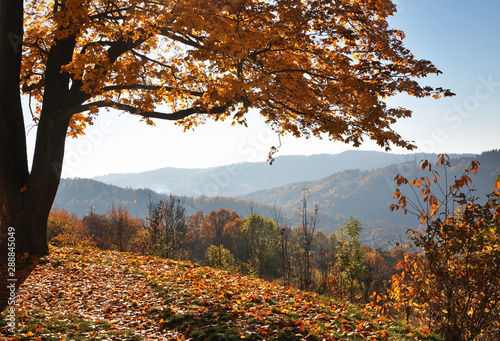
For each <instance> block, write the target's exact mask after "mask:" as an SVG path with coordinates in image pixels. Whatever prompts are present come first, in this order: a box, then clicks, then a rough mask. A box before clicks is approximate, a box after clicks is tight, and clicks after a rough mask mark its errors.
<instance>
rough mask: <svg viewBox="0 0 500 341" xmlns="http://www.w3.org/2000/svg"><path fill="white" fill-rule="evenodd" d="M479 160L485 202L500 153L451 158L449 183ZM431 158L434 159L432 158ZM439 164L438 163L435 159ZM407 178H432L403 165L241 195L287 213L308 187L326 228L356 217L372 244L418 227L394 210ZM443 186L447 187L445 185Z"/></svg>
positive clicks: (478, 185) (479, 192)
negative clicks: (399, 185) (400, 178)
mask: <svg viewBox="0 0 500 341" xmlns="http://www.w3.org/2000/svg"><path fill="white" fill-rule="evenodd" d="M473 159H476V160H478V161H479V162H480V163H481V165H482V166H481V167H480V169H479V173H478V174H476V175H472V176H471V178H472V181H473V186H474V188H475V189H476V192H475V195H476V196H478V197H480V198H484V197H485V195H486V194H488V193H491V192H492V190H493V185H494V179H495V178H496V176H497V175H499V174H500V151H498V150H496V151H490V152H485V153H483V154H481V155H479V156H477V157H476V158H472V157H463V158H461V159H455V160H451V163H452V166H453V167H452V169H451V173H450V174H449V179H450V180H452V179H453V177H454V176H455V175H458V174H461V173H462V172H463V170H464V169H465V168H466V167H467V166H468V165H469V164H470V162H471V161H472V160H473ZM431 160H432V159H431ZM434 160H436V159H434ZM438 171H439V170H438ZM397 174H402V175H404V176H405V177H407V178H409V179H412V178H414V177H421V176H424V175H428V174H426V173H424V172H422V170H421V167H420V166H419V165H418V163H403V164H400V165H394V166H389V167H385V168H382V169H379V170H375V171H361V170H347V171H343V172H340V173H336V174H333V175H330V176H328V177H325V178H323V179H320V180H316V181H310V182H298V183H294V184H289V185H286V186H281V187H276V188H272V189H269V190H263V191H258V192H255V193H251V194H247V195H244V196H241V198H243V199H246V200H252V201H255V202H259V203H264V204H276V205H278V206H280V207H282V208H283V209H284V210H285V211H288V212H293V211H294V210H296V209H297V208H298V207H300V198H301V196H300V194H301V191H302V188H303V187H304V186H306V187H307V188H308V189H309V193H310V205H311V204H315V203H316V204H318V206H319V208H320V211H321V213H322V215H321V216H320V226H321V229H323V230H324V231H327V232H333V231H335V230H337V229H338V228H339V227H341V226H342V225H343V224H344V223H345V221H346V219H347V218H348V217H350V216H354V217H356V218H357V219H358V220H360V221H361V222H362V223H363V225H364V229H365V230H364V239H365V242H369V241H370V240H371V239H377V240H378V241H379V242H383V241H387V240H389V239H387V238H390V239H391V240H392V241H394V240H397V236H398V234H399V235H402V236H404V235H405V231H406V229H407V228H408V227H410V226H415V223H416V220H415V218H414V217H413V216H411V215H408V216H404V215H403V214H402V213H401V212H392V213H391V212H390V211H389V207H390V205H391V204H392V203H393V201H392V195H393V193H394V190H395V189H396V185H395V183H394V177H395V176H396V175H397ZM442 186H443V187H444V183H442Z"/></svg>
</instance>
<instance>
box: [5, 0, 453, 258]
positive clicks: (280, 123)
mask: <svg viewBox="0 0 500 341" xmlns="http://www.w3.org/2000/svg"><path fill="white" fill-rule="evenodd" d="M24 4H25V5H26V6H25V8H23V5H24ZM395 10H396V7H395V5H394V4H392V2H391V1H390V0H376V1H370V2H361V3H360V2H357V1H352V2H351V1H343V2H342V3H339V2H336V1H335V2H334V1H328V0H309V1H263V0H239V1H224V0H223V1H217V2H213V1H208V0H179V1H165V0H159V1H144V0H131V1H117V0H106V1H103V0H59V1H52V0H40V1H34V0H28V1H22V0H4V1H2V10H1V13H0V68H1V69H0V77H1V79H0V203H1V206H0V207H1V209H0V221H1V224H2V226H1V235H2V243H1V244H2V247H1V249H2V250H4V248H5V247H6V245H7V243H6V241H7V239H6V238H5V236H6V232H7V229H8V227H9V226H13V227H15V229H16V242H17V245H16V250H17V252H21V253H22V252H25V251H29V252H30V253H33V254H46V253H47V252H48V248H47V241H46V228H47V225H46V224H47V223H46V222H47V217H48V214H49V212H50V207H51V205H52V202H53V199H54V197H55V194H56V191H57V187H58V184H59V181H60V176H61V167H62V164H63V157H64V145H65V139H66V137H67V136H71V137H77V136H79V135H82V134H84V131H85V128H86V127H87V126H88V125H91V124H92V122H93V120H94V119H95V118H96V116H97V114H98V113H99V110H101V109H105V108H108V109H111V108H112V109H116V110H121V111H123V112H128V113H131V114H133V115H138V116H139V117H142V118H143V120H144V121H145V122H146V123H148V124H153V121H152V119H164V120H171V121H177V123H178V124H179V125H181V126H183V127H184V128H186V129H190V128H194V127H195V126H197V125H198V124H201V123H203V122H204V121H205V120H206V119H213V120H216V121H217V120H225V119H230V120H232V122H233V124H246V118H245V115H246V114H247V113H248V112H249V110H250V109H256V110H258V111H259V113H260V115H262V116H263V117H264V118H265V120H266V122H267V123H268V124H269V125H271V126H272V127H273V128H274V130H275V131H276V132H277V134H280V135H282V134H285V133H291V134H293V135H294V136H296V137H300V136H305V137H309V136H317V137H323V138H329V139H331V140H336V141H342V142H345V143H349V144H353V145H354V146H359V145H360V144H361V142H362V141H363V139H364V138H369V139H372V140H374V141H376V142H377V143H378V144H379V145H380V146H382V147H384V148H386V149H389V148H390V147H391V145H392V144H394V145H397V146H401V147H405V148H408V149H412V148H413V145H412V144H411V143H409V142H407V141H405V140H404V139H403V138H402V137H401V136H400V135H399V134H398V133H396V132H395V131H394V130H393V129H392V128H391V124H394V123H395V122H396V121H397V120H398V119H401V118H404V117H409V116H411V111H410V110H407V109H404V108H390V107H387V105H386V103H385V102H384V98H387V97H390V96H393V95H396V94H398V93H407V94H409V95H412V96H416V97H425V96H435V97H439V96H441V95H443V96H449V95H452V93H451V92H450V91H448V90H445V89H442V88H433V87H430V86H421V85H419V84H418V82H417V80H416V78H420V77H425V76H427V75H429V74H437V73H439V72H440V71H439V70H438V69H437V68H436V67H434V66H433V65H432V63H431V62H429V61H426V60H419V59H416V58H415V57H414V56H413V55H412V53H411V52H410V51H409V50H408V49H406V48H405V47H404V46H403V43H402V39H403V33H402V32H401V31H397V30H394V29H391V28H389V26H388V24H387V18H388V17H389V16H391V15H392V14H393V13H394V12H395ZM21 96H29V98H30V103H31V104H33V106H34V107H33V108H32V115H33V118H34V120H35V122H36V124H37V136H36V146H35V150H34V156H33V162H32V166H31V169H30V168H29V167H28V159H27V151H26V136H25V135H26V134H25V125H24V121H23V109H22V105H21ZM160 107H161V108H165V112H160V111H159V110H157V108H160ZM275 150H276V148H274V147H273V148H271V153H272V152H274V151H275ZM5 254H6V252H2V255H5Z"/></svg>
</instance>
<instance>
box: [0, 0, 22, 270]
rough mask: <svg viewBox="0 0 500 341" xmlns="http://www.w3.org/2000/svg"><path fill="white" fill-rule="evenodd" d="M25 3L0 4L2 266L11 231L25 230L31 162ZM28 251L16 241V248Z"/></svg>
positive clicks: (5, 0) (19, 0) (17, 0)
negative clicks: (24, 90) (24, 78)
mask: <svg viewBox="0 0 500 341" xmlns="http://www.w3.org/2000/svg"><path fill="white" fill-rule="evenodd" d="M22 36H23V1H22V0H2V1H1V2H0V264H4V262H5V260H6V259H7V237H8V234H7V229H8V227H9V226H16V227H19V226H22V222H21V220H22V218H23V216H24V215H25V213H26V212H25V211H24V201H25V193H24V192H23V189H24V188H25V187H24V186H25V185H26V183H27V180H28V161H27V152H26V138H25V131H24V120H23V114H22V106H21V96H20V93H19V78H20V69H21V54H22ZM17 247H19V248H20V249H25V245H23V241H22V240H21V239H18V238H16V248H17Z"/></svg>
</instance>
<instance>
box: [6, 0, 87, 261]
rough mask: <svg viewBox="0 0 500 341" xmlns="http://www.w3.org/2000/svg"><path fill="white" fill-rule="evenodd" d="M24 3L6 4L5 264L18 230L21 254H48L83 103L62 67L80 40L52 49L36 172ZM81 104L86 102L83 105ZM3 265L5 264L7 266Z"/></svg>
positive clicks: (8, 1) (67, 40) (60, 43)
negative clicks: (26, 89)
mask: <svg viewBox="0 0 500 341" xmlns="http://www.w3.org/2000/svg"><path fill="white" fill-rule="evenodd" d="M22 29H23V1H22V0H2V1H1V3H0V45H1V50H0V224H1V233H2V234H1V237H2V238H1V241H0V260H3V261H5V260H6V258H7V257H6V256H7V238H6V237H7V236H8V234H7V230H8V228H9V227H13V228H14V230H15V252H16V254H17V255H19V254H23V253H28V254H32V255H34V254H36V255H44V254H47V253H48V246H47V236H46V233H47V218H48V215H49V213H50V209H51V206H52V203H53V201H54V198H55V195H56V192H57V187H58V185H59V181H60V178H61V169H62V163H63V157H64V145H65V138H66V132H67V130H68V125H69V121H70V118H71V115H69V114H65V109H67V108H68V107H70V106H72V105H74V104H75V103H76V101H77V100H78V98H77V96H72V94H71V93H70V90H69V88H68V87H69V75H68V74H67V73H65V72H61V67H62V66H63V65H66V64H67V63H68V62H69V61H70V60H71V58H72V54H73V49H74V46H75V38H74V36H70V37H67V38H65V39H63V40H59V41H57V43H56V44H55V45H54V46H52V48H51V50H50V52H49V55H48V58H47V64H46V72H45V87H44V99H43V103H42V112H41V115H40V120H39V124H38V129H37V138H36V147H35V152H34V157H33V165H32V169H31V172H30V173H29V171H28V164H27V152H26V138H25V129H24V122H23V113H22V107H21V97H20V90H19V86H20V67H21V41H22V38H21V37H22V35H23V33H22ZM80 103H81V102H80ZM2 263H3V262H2Z"/></svg>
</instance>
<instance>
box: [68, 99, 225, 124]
mask: <svg viewBox="0 0 500 341" xmlns="http://www.w3.org/2000/svg"><path fill="white" fill-rule="evenodd" d="M233 104H234V101H228V102H227V103H226V104H224V105H221V106H218V107H214V108H211V109H208V108H202V107H193V108H188V109H183V110H179V111H175V112H173V113H162V112H157V111H150V112H138V108H137V107H134V106H132V105H128V104H123V103H119V102H114V101H97V102H91V103H87V104H83V105H79V106H75V107H71V108H69V109H67V110H65V112H64V114H66V115H74V114H78V113H81V112H84V111H88V110H90V109H91V108H92V107H97V108H114V109H118V110H123V111H128V112H129V113H131V114H134V115H139V116H142V117H147V118H158V119H161V120H168V121H177V120H181V119H183V118H186V117H188V116H191V115H195V114H209V115H210V114H222V113H225V112H226V111H227V110H228V109H229V108H230V107H231V106H232V105H233Z"/></svg>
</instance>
